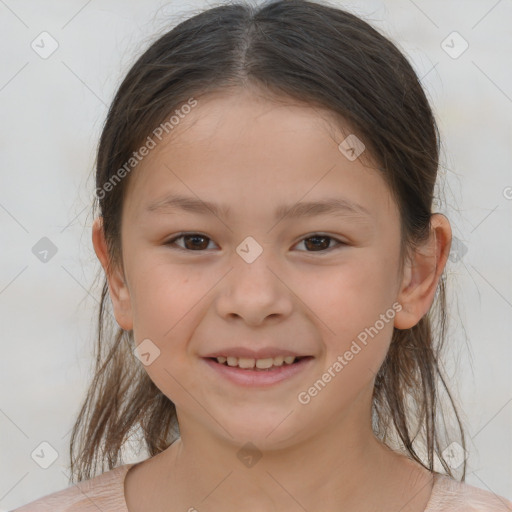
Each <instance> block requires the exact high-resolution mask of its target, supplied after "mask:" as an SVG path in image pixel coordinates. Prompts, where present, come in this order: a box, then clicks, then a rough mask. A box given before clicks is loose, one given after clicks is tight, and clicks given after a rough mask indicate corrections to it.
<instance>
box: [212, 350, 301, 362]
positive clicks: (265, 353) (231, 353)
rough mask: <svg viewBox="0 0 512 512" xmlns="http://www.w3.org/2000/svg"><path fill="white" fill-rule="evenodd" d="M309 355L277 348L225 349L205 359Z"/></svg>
mask: <svg viewBox="0 0 512 512" xmlns="http://www.w3.org/2000/svg"><path fill="white" fill-rule="evenodd" d="M307 355H308V354H299V353H298V352H297V351H294V350H285V349H282V348H276V347H264V348H261V349H259V350H253V349H250V348H246V347H226V348H223V349H219V350H216V351H215V352H211V353H210V354H207V355H205V356H203V357H221V356H224V357H237V358H240V357H244V358H248V359H269V358H271V357H272V358H274V357H278V356H284V357H286V356H295V357H306V356H307Z"/></svg>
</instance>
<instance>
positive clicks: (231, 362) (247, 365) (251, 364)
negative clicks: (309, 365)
mask: <svg viewBox="0 0 512 512" xmlns="http://www.w3.org/2000/svg"><path fill="white" fill-rule="evenodd" d="M311 357H312V356H276V357H269V358H265V359H253V358H249V357H224V356H219V357H208V358H207V359H209V360H210V361H214V362H216V363H218V364H221V365H224V366H229V367H231V368H241V369H243V370H253V371H264V372H268V371H273V370H275V369H276V368H280V367H281V366H289V365H292V364H297V363H298V362H300V361H301V360H302V359H308V358H311Z"/></svg>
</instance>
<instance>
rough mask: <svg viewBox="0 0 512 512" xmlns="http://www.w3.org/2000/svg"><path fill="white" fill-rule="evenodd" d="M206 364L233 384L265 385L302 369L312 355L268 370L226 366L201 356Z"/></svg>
mask: <svg viewBox="0 0 512 512" xmlns="http://www.w3.org/2000/svg"><path fill="white" fill-rule="evenodd" d="M203 359H204V361H206V364H208V366H209V367H210V368H212V369H213V370H215V371H216V372H218V373H219V374H220V375H222V376H223V377H225V378H226V379H228V380H230V381H231V382H233V383H234V384H238V385H240V386H246V387H266V386H271V385H272V384H277V383H278V382H281V381H283V380H285V379H289V378H291V377H293V376H294V375H297V374H298V373H300V372H302V371H304V370H305V369H306V368H307V367H308V366H310V364H311V363H312V362H313V357H311V356H310V357H304V358H303V359H300V360H299V361H297V362H296V363H293V364H286V363H283V364H282V366H275V367H273V368H272V369H270V370H244V369H243V368H239V367H238V366H227V365H225V364H220V363H218V362H217V361H215V360H213V359H208V358H203Z"/></svg>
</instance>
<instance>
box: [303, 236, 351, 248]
mask: <svg viewBox="0 0 512 512" xmlns="http://www.w3.org/2000/svg"><path fill="white" fill-rule="evenodd" d="M332 241H334V242H336V243H337V244H338V246H340V245H346V244H345V243H344V242H342V241H341V240H338V239H336V238H333V237H332V236H328V235H322V234H319V233H318V234H315V235H313V236H309V237H307V238H304V239H303V240H302V241H301V242H299V243H304V245H305V247H306V249H307V251H306V252H326V251H328V250H330V249H333V248H334V247H329V246H330V243H331V242H332Z"/></svg>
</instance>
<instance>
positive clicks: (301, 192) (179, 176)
mask: <svg viewBox="0 0 512 512" xmlns="http://www.w3.org/2000/svg"><path fill="white" fill-rule="evenodd" d="M350 134H351V132H350V129H348V128H347V127H344V126H340V125H339V120H338V119H337V118H336V117H335V115H334V114H333V113H331V112H330V111H327V110H326V109H320V108H317V107H314V106H311V105H308V104H305V103H299V102H294V101H292V100H289V99H269V98H267V97H262V96H261V95H258V94H257V93H256V94H255V93H254V92H249V91H239V92H238V93H237V94H214V95H212V94H210V95H208V96H206V97H201V98H199V99H197V105H196V106H195V107H194V108H193V109H191V110H190V111H189V113H187V114H186V115H182V116H180V119H179V122H178V124H176V125H175V126H174V127H173V128H172V130H171V131H170V133H169V134H168V135H166V136H164V137H163V139H162V140H161V141H158V140H156V142H157V144H156V147H155V148H154V149H153V150H152V151H151V152H150V153H149V155H148V156H146V157H145V158H144V159H143V161H142V162H141V163H139V165H137V167H136V170H135V172H134V173H133V174H132V175H131V176H130V180H129V184H128V185H129V191H128V194H127V202H129V203H130V205H129V206H127V207H129V208H130V209H136V210H137V211H142V210H146V209H147V208H148V207H149V206H150V205H151V204H152V205H154V204H155V203H157V202H158V201H161V200H164V197H165V194H164V193H169V192H171V191H172V192H175V193H178V194H179V195H182V196H184V195H186V196H189V197H191V196H192V197H193V196H196V198H206V197H210V198H211V197H215V196H219V195H220V196H224V197H225V198H226V200H225V201H222V200H219V201H218V202H219V203H223V204H226V203H230V204H235V207H234V209H235V211H236V210H237V206H236V204H237V203H238V207H242V208H243V209H245V210H248V209H251V208H253V207H255V206H254V205H255V204H260V205H262V204H269V203H270V202H272V201H271V198H273V197H275V198H276V201H275V205H276V206H279V205H282V204H284V203H290V202H296V201H299V200H301V197H302V198H303V199H307V200H314V199H317V198H318V196H319V195H320V196H325V194H326V192H329V193H332V192H335V191H339V192H340V195H341V196H345V197H346V196H347V195H348V196H351V197H352V199H353V200H354V202H358V203H359V204H364V203H366V204H367V206H368V208H369V209H370V210H372V209H373V210H374V211H375V209H376V207H378V205H379V202H382V201H384V202H389V194H388V193H387V187H386V186H385V183H384V181H383V178H382V176H380V171H377V170H376V169H375V168H372V167H371V164H370V165H369V164H368V162H371V159H370V158H369V155H368V154H366V155H364V154H363V155H362V157H361V158H357V159H356V160H354V161H351V160H349V159H348V158H347V157H346V156H345V154H343V153H342V152H341V151H340V150H339V147H338V146H339V144H340V142H342V141H343V140H344V139H345V138H346V137H347V136H349V135H350ZM363 156H364V157H365V158H363ZM331 195H332V194H331ZM253 203H254V204H253ZM383 204H384V203H383ZM388 206H389V205H388ZM228 208H229V206H228ZM275 209H276V208H273V209H272V210H273V211H274V210H275ZM281 213H282V209H281Z"/></svg>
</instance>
